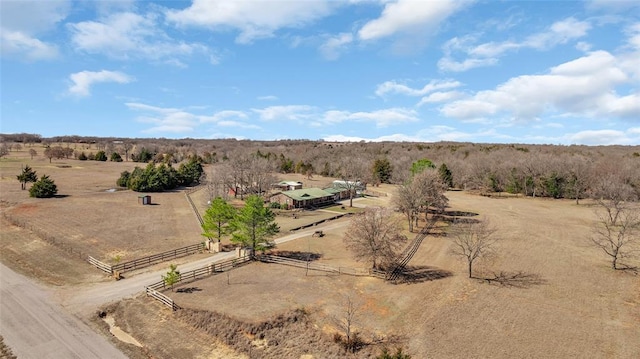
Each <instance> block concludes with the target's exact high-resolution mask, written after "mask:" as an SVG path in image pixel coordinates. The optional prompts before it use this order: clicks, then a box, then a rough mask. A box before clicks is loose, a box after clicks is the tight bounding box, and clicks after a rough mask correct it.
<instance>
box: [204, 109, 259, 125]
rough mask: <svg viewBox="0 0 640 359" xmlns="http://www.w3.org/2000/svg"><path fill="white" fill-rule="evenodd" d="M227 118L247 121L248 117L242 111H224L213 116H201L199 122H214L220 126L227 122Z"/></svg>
mask: <svg viewBox="0 0 640 359" xmlns="http://www.w3.org/2000/svg"><path fill="white" fill-rule="evenodd" d="M229 118H235V119H247V118H249V116H248V115H247V114H246V113H244V112H242V111H233V110H224V111H220V112H217V113H215V114H214V115H213V116H202V117H200V120H201V122H215V123H217V124H218V125H221V124H222V123H223V122H224V121H229V120H228V119H229Z"/></svg>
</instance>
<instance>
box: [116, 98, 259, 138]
mask: <svg viewBox="0 0 640 359" xmlns="http://www.w3.org/2000/svg"><path fill="white" fill-rule="evenodd" d="M125 106H127V107H128V108H129V109H131V110H135V111H141V112H144V113H145V114H144V115H142V116H139V117H137V118H136V121H138V122H141V123H149V124H152V125H153V127H151V128H149V129H147V130H145V131H144V132H149V133H159V132H171V133H185V132H193V131H195V130H196V129H197V128H198V127H199V126H200V125H202V124H207V123H213V124H215V125H216V126H217V127H235V128H242V129H259V128H260V127H259V126H256V125H253V124H250V123H246V122H243V121H242V120H245V119H248V118H249V116H248V115H247V114H246V113H245V112H242V111H235V110H223V111H219V112H216V113H214V114H213V115H199V114H194V113H192V112H189V111H185V110H183V109H179V108H173V107H157V106H151V105H147V104H144V103H138V102H128V103H125ZM190 108H192V109H193V108H194V107H193V106H192V107H190Z"/></svg>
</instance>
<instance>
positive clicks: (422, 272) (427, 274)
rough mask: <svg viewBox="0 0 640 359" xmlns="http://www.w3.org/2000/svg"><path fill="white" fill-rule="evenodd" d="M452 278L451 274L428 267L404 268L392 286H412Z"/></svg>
mask: <svg viewBox="0 0 640 359" xmlns="http://www.w3.org/2000/svg"><path fill="white" fill-rule="evenodd" d="M451 276H453V273H452V272H450V271H448V270H444V269H440V268H436V267H429V266H406V267H404V269H403V270H402V272H400V274H399V275H398V279H396V280H395V281H394V282H393V283H394V284H414V283H422V282H430V281H433V280H438V279H444V278H447V277H451Z"/></svg>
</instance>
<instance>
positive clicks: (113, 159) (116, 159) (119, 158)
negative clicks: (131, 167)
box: [109, 152, 122, 162]
mask: <svg viewBox="0 0 640 359" xmlns="http://www.w3.org/2000/svg"><path fill="white" fill-rule="evenodd" d="M109 160H110V161H111V162H122V156H120V154H119V153H118V152H112V153H111V157H110V158H109Z"/></svg>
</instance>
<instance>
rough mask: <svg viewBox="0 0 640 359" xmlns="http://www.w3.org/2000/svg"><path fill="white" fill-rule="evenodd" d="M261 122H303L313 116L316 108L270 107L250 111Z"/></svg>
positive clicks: (296, 106) (303, 106)
mask: <svg viewBox="0 0 640 359" xmlns="http://www.w3.org/2000/svg"><path fill="white" fill-rule="evenodd" d="M252 111H253V112H255V113H257V114H258V115H259V116H260V119H261V120H263V121H305V120H309V119H310V118H312V117H314V116H315V111H316V108H315V107H313V106H307V105H288V106H270V107H266V108H263V109H252Z"/></svg>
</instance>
